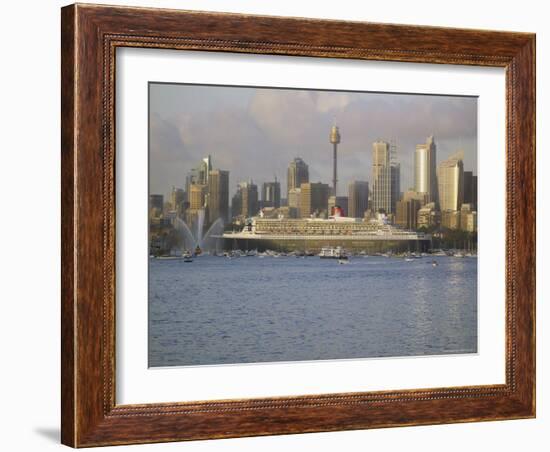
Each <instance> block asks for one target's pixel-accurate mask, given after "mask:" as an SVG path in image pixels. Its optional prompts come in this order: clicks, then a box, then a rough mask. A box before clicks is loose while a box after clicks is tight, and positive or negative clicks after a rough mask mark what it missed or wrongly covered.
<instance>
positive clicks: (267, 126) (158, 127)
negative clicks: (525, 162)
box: [149, 83, 477, 197]
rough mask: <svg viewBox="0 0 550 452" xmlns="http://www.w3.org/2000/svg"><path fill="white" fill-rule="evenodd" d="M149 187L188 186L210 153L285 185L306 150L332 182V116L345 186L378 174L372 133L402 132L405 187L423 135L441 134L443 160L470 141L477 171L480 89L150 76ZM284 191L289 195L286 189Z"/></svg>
mask: <svg viewBox="0 0 550 452" xmlns="http://www.w3.org/2000/svg"><path fill="white" fill-rule="evenodd" d="M149 89H150V123H149V124H150V127H149V134H150V135H149V143H150V149H149V152H150V159H149V161H150V167H149V171H150V179H149V180H150V193H160V194H165V195H167V194H168V193H169V192H170V190H171V188H172V186H176V187H184V185H185V176H186V174H187V173H188V172H189V170H190V169H191V168H193V167H195V166H196V165H197V164H198V162H199V161H200V160H201V159H202V158H203V157H205V156H206V155H208V154H210V155H211V156H212V164H213V167H214V168H215V169H218V168H219V169H224V170H229V171H230V194H231V195H232V194H233V193H234V192H235V187H236V185H237V183H238V182H239V181H243V180H249V179H252V180H253V181H254V182H255V183H257V184H258V185H261V183H262V182H265V181H271V180H273V179H274V177H275V176H276V177H277V180H279V181H281V187H286V172H287V167H288V163H289V162H290V161H291V160H292V159H294V157H301V158H303V159H304V160H305V162H306V163H307V164H308V165H309V172H310V181H312V182H318V181H320V182H325V183H327V184H330V183H331V179H332V147H331V144H330V143H329V133H330V128H331V126H332V124H334V123H336V124H337V125H338V126H339V128H340V134H341V137H342V139H341V144H340V145H339V148H338V180H339V182H338V194H339V195H345V194H347V184H348V183H349V182H351V181H352V180H368V181H369V182H371V179H372V177H371V160H372V159H371V156H372V143H373V142H374V141H376V140H378V139H382V140H385V141H394V142H395V144H396V146H397V152H396V159H397V161H398V162H399V163H401V189H402V191H404V190H406V189H407V188H408V187H410V186H412V185H413V162H414V149H415V147H416V144H419V143H423V142H425V141H426V138H427V137H428V136H429V135H432V134H433V135H434V137H435V142H436V145H437V161H438V163H439V162H441V161H443V160H445V159H446V158H447V157H448V156H450V155H451V154H453V153H454V152H456V151H457V150H458V149H463V150H464V169H465V170H473V171H474V173H476V174H477V99H476V98H473V97H451V96H433V95H419V94H386V93H357V92H353V93H352V92H336V91H308V90H292V89H266V88H248V87H221V86H202V85H176V84H158V83H152V84H150V85H149ZM281 195H282V196H283V197H285V196H286V189H284V188H283V189H282V193H281Z"/></svg>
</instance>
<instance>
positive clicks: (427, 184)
mask: <svg viewBox="0 0 550 452" xmlns="http://www.w3.org/2000/svg"><path fill="white" fill-rule="evenodd" d="M414 190H415V191H416V192H417V193H425V194H426V195H427V198H428V201H427V202H435V203H436V205H437V203H438V196H437V190H438V186H437V174H436V145H435V141H434V137H433V135H432V136H429V137H428V139H427V140H426V143H424V144H417V145H416V150H415V153H414Z"/></svg>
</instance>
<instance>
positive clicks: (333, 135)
mask: <svg viewBox="0 0 550 452" xmlns="http://www.w3.org/2000/svg"><path fill="white" fill-rule="evenodd" d="M329 141H330V142H331V143H332V195H333V196H338V192H337V191H336V183H337V182H338V155H337V154H338V144H340V131H339V130H338V127H337V126H336V125H334V126H332V129H331V130H330V136H329Z"/></svg>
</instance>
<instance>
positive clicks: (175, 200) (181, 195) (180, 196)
mask: <svg viewBox="0 0 550 452" xmlns="http://www.w3.org/2000/svg"><path fill="white" fill-rule="evenodd" d="M184 201H185V192H184V191H183V189H181V188H176V187H172V193H170V208H171V209H172V210H173V211H174V212H176V215H178V216H181V215H182V213H183V202H184Z"/></svg>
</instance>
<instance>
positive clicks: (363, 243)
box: [220, 215, 431, 253]
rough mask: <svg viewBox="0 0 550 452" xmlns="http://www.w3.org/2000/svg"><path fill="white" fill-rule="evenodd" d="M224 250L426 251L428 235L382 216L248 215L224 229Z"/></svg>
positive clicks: (428, 241)
mask: <svg viewBox="0 0 550 452" xmlns="http://www.w3.org/2000/svg"><path fill="white" fill-rule="evenodd" d="M220 238H223V239H224V248H226V249H244V250H247V249H257V250H260V251H263V250H266V249H271V250H278V251H304V252H308V251H309V252H317V253H318V252H319V251H320V250H321V249H322V248H323V247H337V246H340V247H342V248H344V249H346V250H350V251H353V252H360V251H365V252H368V253H371V252H372V253H376V252H386V251H394V252H402V251H425V250H426V249H428V248H429V247H430V243H431V236H430V234H424V233H422V232H415V231H409V230H406V229H401V228H398V227H396V226H392V225H390V224H387V222H386V221H385V217H384V216H380V217H379V218H377V219H372V220H363V219H361V218H351V217H342V216H331V217H329V218H327V219H321V218H300V219H294V218H283V217H279V218H264V217H263V216H261V215H260V216H257V217H252V218H249V219H248V220H247V221H246V223H245V226H244V227H243V229H242V230H241V231H236V232H226V233H224V234H223V236H220Z"/></svg>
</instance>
